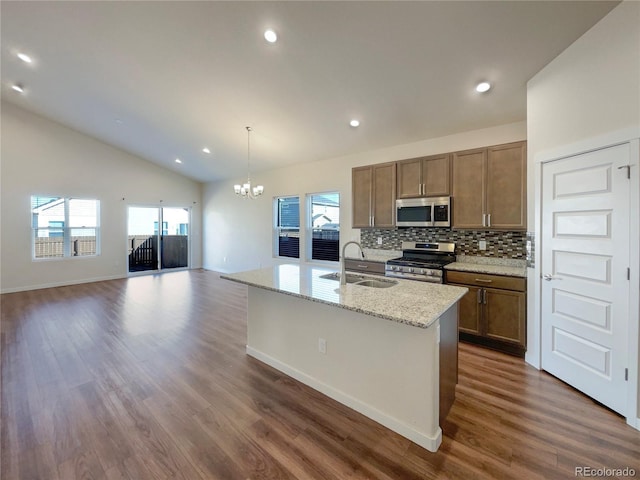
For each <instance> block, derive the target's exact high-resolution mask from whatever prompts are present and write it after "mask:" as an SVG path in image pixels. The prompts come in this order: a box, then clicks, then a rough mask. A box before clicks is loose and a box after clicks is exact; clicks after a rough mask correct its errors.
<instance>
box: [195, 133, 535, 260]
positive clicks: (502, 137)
mask: <svg viewBox="0 0 640 480" xmlns="http://www.w3.org/2000/svg"><path fill="white" fill-rule="evenodd" d="M525 130H526V125H525V123H524V122H519V123H513V124H508V125H503V126H499V127H493V128H487V129H482V130H474V131H470V132H465V133H460V134H456V135H450V136H446V137H440V138H434V139H430V140H424V141H421V142H416V143H411V144H405V145H398V146H395V147H392V148H386V149H382V150H376V151H372V152H364V153H359V154H355V155H350V156H346V157H340V158H334V159H328V160H323V161H318V162H312V163H301V164H297V165H292V166H290V167H286V168H282V169H277V170H271V171H267V172H259V173H253V174H252V180H253V181H254V182H256V183H261V184H263V185H264V187H265V193H264V195H263V196H262V197H260V198H258V199H257V200H244V199H241V198H238V197H237V196H236V195H235V194H234V193H233V184H234V183H243V181H244V178H238V179H236V180H234V181H231V180H229V181H226V182H218V183H211V184H207V185H206V186H205V190H204V194H203V203H204V207H203V208H204V220H203V221H204V248H203V250H204V262H203V263H204V267H205V268H208V269H212V270H218V271H221V272H237V271H242V270H250V269H254V268H259V267H260V266H265V267H266V266H269V265H272V264H274V263H277V260H276V259H274V258H273V254H272V252H273V238H272V225H273V211H272V204H273V198H274V197H277V196H284V195H299V196H300V197H301V219H300V222H301V223H300V224H301V225H305V224H306V218H305V217H304V211H303V210H304V208H302V202H304V198H305V195H306V194H307V193H319V192H329V191H337V192H339V193H340V224H341V234H340V241H341V243H345V242H347V241H349V240H351V239H356V240H358V239H359V235H360V231H359V230H357V229H356V230H353V229H351V228H350V225H351V169H352V168H353V167H357V166H362V165H370V164H375V163H383V162H389V161H395V160H402V159H406V158H413V157H419V156H423V155H431V154H437V153H444V152H453V151H458V150H465V149H469V148H475V147H482V146H489V145H498V144H501V143H508V142H515V141H520V140H524V139H525V138H526V135H525ZM254 158H256V159H259V158H260V153H259V152H255V153H254ZM303 235H304V234H303ZM303 243H304V236H302V238H301V256H302V255H303V253H302V244H303ZM354 248H355V247H354ZM352 253H353V252H352ZM225 260H226V261H225ZM286 261H289V262H290V261H291V259H287V260H286ZM302 261H303V262H304V259H302Z"/></svg>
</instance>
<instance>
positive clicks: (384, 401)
mask: <svg viewBox="0 0 640 480" xmlns="http://www.w3.org/2000/svg"><path fill="white" fill-rule="evenodd" d="M332 272H335V269H330V268H323V267H315V266H304V265H278V266H275V267H272V268H266V269H260V270H252V271H248V272H240V273H235V274H229V275H222V278H225V279H228V280H232V281H235V282H239V283H243V284H246V285H248V287H249V292H248V319H247V354H249V355H251V356H252V357H254V358H257V359H258V360H261V361H263V362H265V363H267V364H268V365H271V366H272V367H274V368H276V369H278V370H280V371H282V372H284V373H286V374H287V375H289V376H291V377H293V378H295V379H297V380H299V381H301V382H302V383H304V384H306V385H309V386H310V387H312V388H315V389H316V390H318V391H320V392H322V393H324V394H325V395H327V396H329V397H331V398H333V399H335V400H337V401H338V402H340V403H343V404H344V405H347V406H348V407H350V408H352V409H354V410H356V411H358V412H360V413H362V414H363V415H365V416H367V417H369V418H371V419H373V420H375V421H377V422H379V423H381V424H382V425H384V426H386V427H387V428H389V429H391V430H393V431H395V432H397V433H399V434H400V435H402V436H404V437H406V438H408V439H410V440H412V441H413V442H415V443H417V444H418V445H420V446H422V447H424V448H426V449H427V450H430V451H433V452H435V451H436V450H437V449H438V447H439V445H440V442H441V439H442V431H441V429H440V419H441V418H443V417H444V416H445V415H446V413H447V412H448V409H449V407H450V406H451V403H452V402H453V399H454V398H455V384H456V379H457V330H458V322H457V311H458V310H457V302H458V300H459V299H460V298H461V297H462V296H463V295H464V294H465V293H466V291H467V290H466V289H465V288H461V287H453V286H448V285H440V284H429V283H424V282H416V281H411V280H395V281H396V284H394V285H393V286H390V287H388V288H374V287H371V286H365V285H363V284H358V283H350V284H346V285H342V286H341V285H340V282H339V281H338V280H337V278H335V277H333V278H327V276H328V275H327V274H331V273H332ZM369 278H374V277H369ZM377 280H378V281H380V277H377ZM382 280H383V281H384V280H388V279H382ZM384 286H385V287H387V286H388V285H384Z"/></svg>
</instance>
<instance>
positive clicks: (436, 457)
mask: <svg viewBox="0 0 640 480" xmlns="http://www.w3.org/2000/svg"><path fill="white" fill-rule="evenodd" d="M1 300H2V303H1V308H2V334H1V336H2V337H1V347H2V394H1V397H2V413H1V420H2V439H1V447H2V465H1V466H2V471H1V474H0V477H1V478H2V479H3V480H17V479H19V480H36V479H41V480H55V479H60V480H72V479H130V480H145V479H165V478H178V479H185V480H198V479H223V480H234V479H280V478H297V479H322V480H325V479H336V480H338V479H339V480H343V479H348V478H349V479H386V480H391V479H393V480H399V479H400V480H410V479H432V478H460V479H473V478H487V479H510V478H513V479H554V478H574V473H575V468H576V467H583V466H584V467H593V468H602V467H609V468H617V467H631V468H633V469H635V471H636V475H637V476H640V432H638V431H636V430H633V429H632V428H630V427H628V426H627V425H626V424H625V422H624V420H623V419H622V418H620V417H619V416H617V415H615V414H613V413H612V412H610V411H608V410H607V409H605V408H603V407H601V406H599V405H597V404H595V403H594V402H592V401H591V400H590V399H588V398H587V397H585V396H583V395H582V394H580V393H578V392H576V391H574V390H573V389H571V388H570V387H568V386H566V385H564V384H563V383H561V382H559V381H558V380H557V379H555V378H553V377H551V376H549V375H547V374H545V373H542V372H539V371H537V370H535V369H533V368H531V367H529V366H527V365H526V364H525V363H524V362H523V361H522V360H521V359H518V358H514V357H510V356H506V355H503V354H500V353H496V352H492V351H490V350H485V349H482V348H479V347H474V346H470V345H464V344H462V345H461V346H460V375H459V384H458V387H457V398H456V401H455V403H454V405H453V408H452V409H451V412H450V413H449V416H448V417H447V419H446V420H445V422H444V424H443V425H442V427H443V430H444V438H443V443H442V446H441V447H440V450H439V451H438V452H437V453H430V452H428V451H426V450H424V449H422V448H420V447H418V446H417V445H415V444H413V443H411V442H410V441H408V440H406V439H404V438H403V437H400V436H399V435H397V434H395V433H393V432H391V431H389V430H387V429H385V428H383V427H381V426H380V425H378V424H376V423H375V422H373V421H371V420H369V419H367V418H365V417H363V416H362V415H360V414H358V413H355V412H353V411H351V410H349V409H348V408H346V407H344V406H342V405H340V404H338V403H336V402H335V401H333V400H330V399H328V398H326V397H324V396H323V395H321V394H320V393H317V392H315V391H314V390H312V389H310V388H308V387H306V386H304V385H301V384H300V383H298V382H296V381H294V380H292V379H290V378H288V377H286V376H285V375H283V374H281V373H280V372H278V371H275V370H273V369H272V368H270V367H268V366H266V365H264V364H261V363H260V362H258V361H256V360H254V359H252V358H250V357H248V356H246V354H245V340H246V329H245V318H246V288H245V287H244V286H242V285H238V284H235V283H231V282H227V281H224V280H221V279H220V278H219V277H218V275H217V274H216V273H213V272H207V271H191V272H176V273H167V274H164V275H156V276H146V277H136V278H131V279H128V280H116V281H108V282H99V283H92V284H84V285H76V286H69V287H61V288H52V289H46V290H37V291H30V292H21V293H14V294H5V295H2V297H1ZM300 314H301V315H304V312H300ZM345 368H348V366H345ZM398 395H402V392H398Z"/></svg>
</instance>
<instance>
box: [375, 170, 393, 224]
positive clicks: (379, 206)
mask: <svg viewBox="0 0 640 480" xmlns="http://www.w3.org/2000/svg"><path fill="white" fill-rule="evenodd" d="M395 208H396V164H395V163H382V164H380V165H374V166H373V202H372V212H371V214H372V215H373V218H372V223H373V226H375V227H393V226H394V225H395V223H396V222H395Z"/></svg>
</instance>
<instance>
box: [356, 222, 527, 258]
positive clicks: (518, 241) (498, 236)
mask: <svg viewBox="0 0 640 480" xmlns="http://www.w3.org/2000/svg"><path fill="white" fill-rule="evenodd" d="M526 237H527V234H526V232H519V231H518V232H515V231H513V232H502V231H490V232H488V231H483V230H452V229H450V228H437V227H435V228H412V227H410V228H363V229H362V230H360V243H361V244H362V246H363V248H365V249H382V250H402V242H453V243H455V244H456V253H457V254H458V255H465V256H475V257H491V258H507V259H509V258H510V259H519V260H524V259H525V258H526V251H525V247H526ZM378 238H382V244H378ZM480 240H484V241H485V242H487V249H486V250H480V248H479V244H478V242H479V241H480Z"/></svg>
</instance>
